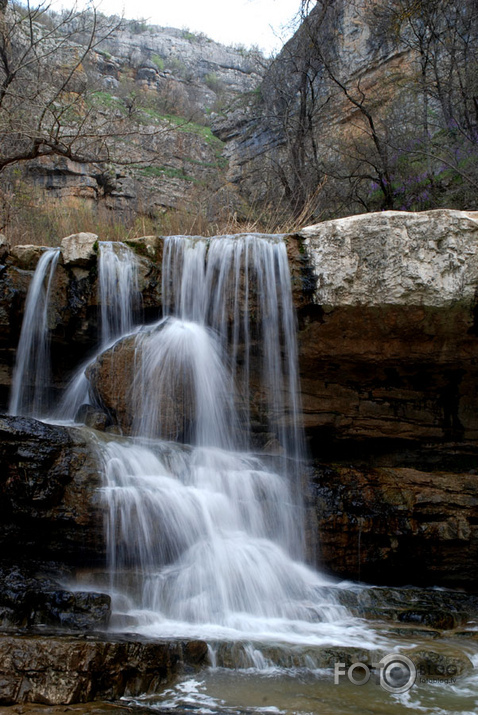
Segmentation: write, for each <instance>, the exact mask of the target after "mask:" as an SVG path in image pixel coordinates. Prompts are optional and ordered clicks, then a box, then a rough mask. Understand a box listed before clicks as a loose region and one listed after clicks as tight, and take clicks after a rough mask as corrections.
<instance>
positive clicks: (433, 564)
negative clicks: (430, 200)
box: [299, 211, 478, 589]
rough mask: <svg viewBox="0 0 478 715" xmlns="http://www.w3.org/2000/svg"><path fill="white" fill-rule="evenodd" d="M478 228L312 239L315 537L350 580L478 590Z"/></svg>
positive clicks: (376, 218)
mask: <svg viewBox="0 0 478 715" xmlns="http://www.w3.org/2000/svg"><path fill="white" fill-rule="evenodd" d="M476 217H477V216H476V213H464V212H456V211H433V212H427V213H422V214H409V213H402V212H384V213H381V214H375V215H363V216H356V217H352V218H349V219H339V220H336V221H330V222H325V223H322V224H318V225H317V226H312V227H309V228H306V229H304V230H303V231H302V232H301V233H300V236H301V237H302V238H303V249H304V251H305V252H306V254H307V255H308V258H309V261H310V266H311V267H312V274H313V283H314V286H315V287H314V290H313V293H312V294H311V298H310V303H309V304H308V305H304V306H303V307H302V308H300V309H299V315H300V325H301V330H300V333H299V345H300V368H301V377H302V400H303V409H304V420H305V426H306V431H307V434H308V437H309V444H310V446H311V450H312V451H313V453H314V455H315V456H316V458H317V460H318V461H319V463H320V465H319V466H318V467H317V476H316V479H315V481H314V500H315V501H314V500H313V501H314V506H313V512H314V514H315V516H316V518H317V520H318V526H317V527H312V528H313V529H314V530H315V529H316V530H317V532H318V534H319V539H318V541H319V555H318V558H319V562H320V563H321V564H323V565H325V566H326V567H327V568H330V569H331V570H332V571H333V572H334V573H336V574H337V575H339V576H341V577H345V578H354V579H363V580H365V581H371V582H373V583H400V584H407V583H420V584H440V585H447V586H451V585H455V586H456V585H462V586H466V587H468V588H473V589H475V588H476V587H477V585H478V583H477V580H476V575H475V573H474V571H473V569H472V568H470V567H469V564H472V563H474V559H475V557H476V550H477V544H478V542H477V534H476V527H475V524H476V516H477V515H476V508H477V504H478V481H477V476H476V464H477V456H478V392H477V385H478V363H477V356H478V326H477V322H476V318H477V315H478V300H477V298H478V292H477V289H478V222H477V221H476ZM324 462H329V465H327V464H324ZM330 462H332V463H333V465H330Z"/></svg>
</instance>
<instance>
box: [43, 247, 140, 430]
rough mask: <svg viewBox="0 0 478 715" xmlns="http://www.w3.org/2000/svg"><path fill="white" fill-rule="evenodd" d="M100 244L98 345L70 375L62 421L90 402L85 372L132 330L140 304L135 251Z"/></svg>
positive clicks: (60, 415)
mask: <svg viewBox="0 0 478 715" xmlns="http://www.w3.org/2000/svg"><path fill="white" fill-rule="evenodd" d="M98 245H99V251H98V302H99V306H100V339H99V347H98V349H97V350H96V351H95V353H94V355H93V356H92V357H91V358H89V359H88V360H86V361H85V362H84V363H83V364H82V365H80V367H79V368H78V369H77V370H76V371H75V374H74V375H73V377H72V378H71V380H70V382H69V384H68V387H67V389H66V391H65V394H64V396H63V399H62V401H61V403H60V405H59V406H58V408H57V410H56V411H55V418H56V419H57V420H61V421H69V420H74V419H75V415H76V414H77V412H78V409H79V408H80V406H81V405H83V404H90V397H89V383H88V380H87V379H86V375H85V371H86V369H87V367H88V366H89V365H91V364H92V363H93V362H94V361H95V360H96V358H97V357H98V355H99V354H100V353H101V352H103V350H106V348H108V347H109V346H110V345H112V344H113V343H114V342H115V340H117V339H118V338H120V337H121V336H123V335H127V334H128V333H130V332H131V331H132V330H133V327H134V322H133V315H134V311H135V309H136V308H137V307H138V304H139V297H140V293H139V288H138V266H137V261H136V256H135V254H134V253H133V251H132V250H131V249H130V248H128V247H127V246H125V245H124V244H123V243H119V242H116V243H112V242H110V241H100V242H99V244H98Z"/></svg>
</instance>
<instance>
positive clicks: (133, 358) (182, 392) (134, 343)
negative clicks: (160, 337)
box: [86, 325, 195, 441]
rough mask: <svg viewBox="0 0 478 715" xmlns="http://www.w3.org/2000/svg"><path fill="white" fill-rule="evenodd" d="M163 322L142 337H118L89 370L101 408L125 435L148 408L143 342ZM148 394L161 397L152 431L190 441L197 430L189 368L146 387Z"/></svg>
mask: <svg viewBox="0 0 478 715" xmlns="http://www.w3.org/2000/svg"><path fill="white" fill-rule="evenodd" d="M162 327H163V326H162V325H160V326H159V327H157V328H152V330H151V332H150V331H142V332H141V333H140V334H139V336H140V338H139V340H140V343H139V344H138V336H137V335H131V336H128V337H126V338H123V339H120V340H118V341H117V342H116V343H115V345H113V347H111V348H109V349H108V350H105V351H104V352H102V353H101V354H100V355H99V356H98V358H97V359H96V360H95V362H94V363H92V364H91V365H90V366H89V367H88V368H87V370H86V377H87V378H88V381H89V383H90V390H91V393H92V396H93V399H94V401H95V402H96V404H98V405H99V407H100V410H101V411H102V412H104V413H106V414H107V415H108V416H109V418H110V419H111V420H112V421H113V423H114V424H115V425H117V426H118V427H119V428H120V430H121V431H122V433H123V434H126V435H131V434H132V433H133V431H134V429H135V426H136V425H135V420H137V419H141V415H142V414H143V413H144V410H145V409H149V408H148V406H147V397H146V402H145V401H144V394H143V388H142V386H141V384H140V380H141V341H143V343H144V341H145V340H146V341H147V340H148V336H149V335H150V334H153V333H154V332H156V331H157V330H161V329H162ZM144 389H145V391H146V394H148V393H149V391H151V390H153V389H154V390H156V391H157V393H156V398H157V400H158V421H157V425H156V427H157V429H156V428H155V425H153V424H151V429H152V434H151V435H150V436H157V437H160V438H161V439H166V440H177V441H188V437H189V436H190V434H191V430H193V429H194V420H195V410H194V399H193V397H192V394H193V392H192V387H191V382H190V377H188V374H187V371H182V373H181V379H178V380H177V381H174V383H171V384H166V383H165V381H164V378H163V381H162V383H161V386H159V384H157V383H155V380H154V378H152V384H151V383H150V384H149V385H146V386H145V388H144Z"/></svg>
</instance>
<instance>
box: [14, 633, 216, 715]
mask: <svg viewBox="0 0 478 715" xmlns="http://www.w3.org/2000/svg"><path fill="white" fill-rule="evenodd" d="M206 659H207V645H206V643H203V642H202V641H197V642H195V641H191V642H189V643H181V642H174V641H168V642H154V641H153V642H151V641H149V642H145V641H141V640H140V639H136V640H130V641H125V640H124V639H122V638H121V637H118V638H116V639H115V637H114V636H109V637H107V638H105V637H103V638H102V637H100V636H98V637H96V638H94V637H92V636H91V637H89V638H88V639H78V638H73V637H71V636H70V637H67V636H63V637H61V636H50V637H42V636H37V637H36V638H31V637H22V636H3V637H0V704H2V705H11V704H13V703H29V702H30V703H42V704H44V705H59V704H65V705H68V704H69V703H78V702H80V703H85V702H88V701H92V700H119V699H120V698H121V697H122V696H123V695H125V694H127V695H129V696H132V697H135V696H138V695H141V694H145V693H151V692H155V691H156V690H158V688H159V687H161V686H164V685H165V684H166V683H169V682H171V680H172V679H173V678H174V676H176V675H178V674H179V673H180V672H181V670H182V668H183V667H184V666H189V667H198V666H200V665H204V664H206Z"/></svg>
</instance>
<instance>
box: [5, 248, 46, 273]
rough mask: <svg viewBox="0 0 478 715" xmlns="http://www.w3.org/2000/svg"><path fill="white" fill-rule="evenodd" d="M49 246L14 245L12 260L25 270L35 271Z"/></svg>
mask: <svg viewBox="0 0 478 715" xmlns="http://www.w3.org/2000/svg"><path fill="white" fill-rule="evenodd" d="M47 250H48V248H47V246H13V248H12V249H11V250H10V261H11V262H12V264H13V265H14V266H17V267H18V268H21V269H22V270H24V271H34V270H35V268H36V267H37V263H38V261H39V260H40V258H41V256H42V254H43V253H44V252H45V251H47Z"/></svg>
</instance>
